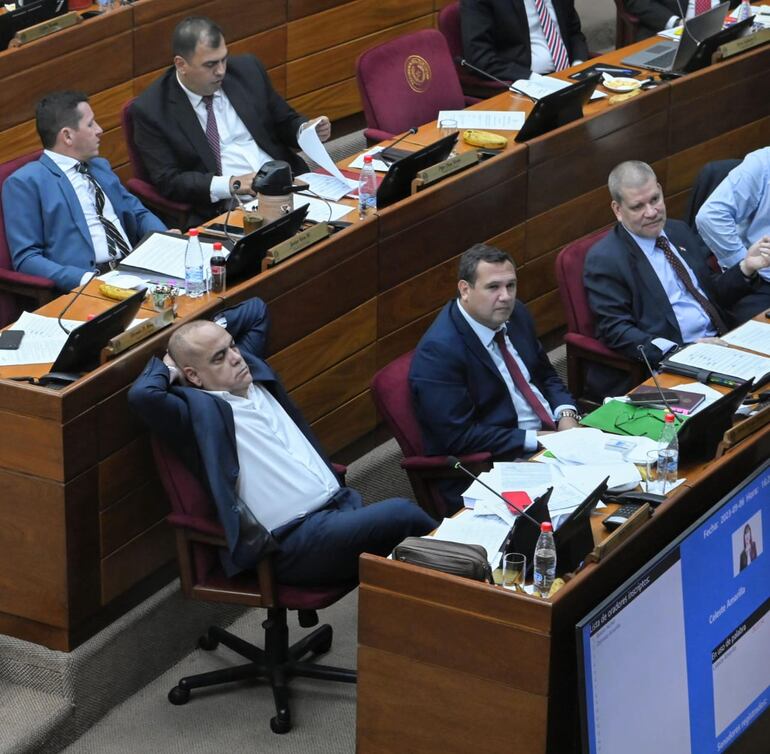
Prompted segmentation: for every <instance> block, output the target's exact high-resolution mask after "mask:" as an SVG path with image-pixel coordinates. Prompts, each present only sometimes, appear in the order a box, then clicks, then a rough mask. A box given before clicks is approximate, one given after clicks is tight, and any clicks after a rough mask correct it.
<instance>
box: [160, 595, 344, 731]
mask: <svg viewBox="0 0 770 754" xmlns="http://www.w3.org/2000/svg"><path fill="white" fill-rule="evenodd" d="M262 627H263V628H264V629H265V648H264V649H260V648H259V647H257V646H255V645H253V644H250V643H249V642H247V641H244V640H243V639H240V638H239V637H237V636H235V635H234V634H231V633H230V632H229V631H225V630H224V629H223V628H219V627H218V626H211V627H210V628H209V630H208V633H207V634H206V635H205V636H202V637H201V638H200V640H199V641H198V646H200V648H201V649H205V650H208V651H210V650H213V649H216V648H217V646H218V645H219V644H220V642H221V643H222V644H224V645H225V646H226V647H229V648H230V649H232V650H233V651H234V652H237V653H238V654H239V655H241V656H242V657H245V658H246V659H247V660H250V662H249V663H247V664H246V665H238V666H235V667H231V668H223V669H222V670H213V671H211V672H209V673H201V674H199V675H191V676H187V677H185V678H182V679H181V680H180V681H179V683H178V684H177V685H176V686H174V688H173V689H171V691H169V693H168V700H169V701H170V702H171V703H172V704H186V703H187V701H188V700H189V699H190V691H191V690H192V689H195V688H203V687H205V686H216V685H218V684H221V683H231V682H233V681H243V680H247V679H264V680H266V681H268V682H269V683H270V686H271V688H272V690H273V698H274V700H275V710H276V714H275V717H273V718H271V720H270V728H271V729H272V731H273V733H288V732H289V731H290V730H291V712H290V710H289V681H290V680H291V678H293V677H294V676H302V677H305V678H318V679H319V680H323V681H339V682H342V683H355V682H356V671H355V670H346V669H345V668H334V667H330V666H328V665H318V664H316V663H314V662H302V658H303V657H304V656H305V655H307V654H309V653H311V652H312V653H313V654H324V653H326V652H328V651H329V649H331V645H332V627H331V626H329V625H323V626H319V627H318V628H317V629H316V630H315V631H313V632H312V633H310V634H308V635H307V636H306V637H305V638H304V639H300V641H298V642H296V643H295V644H292V645H291V646H289V629H288V626H287V624H286V609H285V608H269V609H268V611H267V620H266V621H265V622H264V623H263V624H262Z"/></svg>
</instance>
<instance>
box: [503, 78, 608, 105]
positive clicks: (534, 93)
mask: <svg viewBox="0 0 770 754" xmlns="http://www.w3.org/2000/svg"><path fill="white" fill-rule="evenodd" d="M574 83H575V82H574V81H564V80H563V79H557V78H554V77H553V76H541V75H540V74H539V73H534V72H533V73H532V75H531V76H530V77H529V78H528V79H518V80H517V81H514V82H513V84H511V89H512V90H513V91H514V92H518V93H520V94H525V95H526V96H528V97H532V99H536V100H538V99H540V98H541V97H545V96H546V95H547V94H553V93H554V92H558V91H560V90H561V89H566V88H567V87H568V86H572V84H574ZM606 96H607V95H606V94H605V93H604V92H600V91H595V92H594V93H593V94H592V95H591V99H592V100H594V99H602V97H606Z"/></svg>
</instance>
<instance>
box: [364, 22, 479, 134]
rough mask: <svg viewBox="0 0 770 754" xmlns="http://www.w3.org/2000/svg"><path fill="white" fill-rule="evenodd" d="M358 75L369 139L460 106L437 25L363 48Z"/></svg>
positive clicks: (449, 58)
mask: <svg viewBox="0 0 770 754" xmlns="http://www.w3.org/2000/svg"><path fill="white" fill-rule="evenodd" d="M356 79H357V80H358V90H359V92H360V93H361V101H362V102H363V106H364V115H365V116H366V125H367V129H366V131H365V132H364V134H365V136H366V138H367V139H369V140H370V141H382V140H383V139H391V138H393V136H395V135H396V134H399V133H402V132H403V131H407V130H409V129H410V128H411V127H412V126H419V125H422V124H423V123H428V122H430V121H432V120H435V118H436V116H437V115H438V113H439V110H462V109H463V108H464V107H465V106H466V105H468V104H472V103H473V102H475V101H476V100H473V99H468V100H466V98H465V97H464V96H463V91H462V89H461V88H460V82H459V81H458V79H457V72H456V71H455V67H454V63H453V62H452V56H451V55H450V54H449V48H448V47H447V43H446V39H444V36H443V35H442V34H441V33H440V32H438V31H436V30H435V29H423V30H421V31H416V32H413V33H412V34H405V35H404V36H402V37H397V38H396V39H392V40H390V41H388V42H385V43H384V44H381V45H378V46H377V47H372V48H371V49H370V50H366V52H363V53H361V55H359V57H358V60H357V61H356Z"/></svg>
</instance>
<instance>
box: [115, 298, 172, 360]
mask: <svg viewBox="0 0 770 754" xmlns="http://www.w3.org/2000/svg"><path fill="white" fill-rule="evenodd" d="M175 317H176V311H175V310H174V309H173V308H171V309H164V310H163V311H162V312H161V313H160V314H158V315H156V316H155V317H151V318H150V319H146V320H144V322H140V323H139V324H138V325H135V326H134V327H132V328H131V329H130V330H126V331H125V332H123V333H121V334H120V335H116V336H115V337H114V338H111V339H110V340H109V341H108V343H107V345H106V346H105V347H104V348H102V352H101V356H100V362H101V363H102V364H104V363H105V362H107V361H110V359H114V358H115V357H116V356H118V355H119V354H121V353H123V351H126V350H128V349H129V348H131V347H132V346H135V345H136V344H137V343H140V342H141V341H143V340H145V338H149V337H150V336H151V335H154V334H155V333H156V332H158V331H159V330H162V329H163V328H164V327H168V326H169V325H170V324H171V323H172V322H173V321H174V319H175Z"/></svg>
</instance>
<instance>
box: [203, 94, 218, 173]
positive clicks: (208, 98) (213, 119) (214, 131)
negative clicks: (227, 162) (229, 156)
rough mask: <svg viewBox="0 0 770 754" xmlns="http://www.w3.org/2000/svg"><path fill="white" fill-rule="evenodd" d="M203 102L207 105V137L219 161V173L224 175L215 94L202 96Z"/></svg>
mask: <svg viewBox="0 0 770 754" xmlns="http://www.w3.org/2000/svg"><path fill="white" fill-rule="evenodd" d="M201 99H202V100H203V104H204V105H206V139H207V140H208V143H209V146H210V147H211V151H212V152H213V153H214V158H215V159H216V161H217V175H222V153H221V151H220V146H219V128H218V127H217V116H216V114H215V113H214V95H213V94H206V95H204V96H203V97H201Z"/></svg>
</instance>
